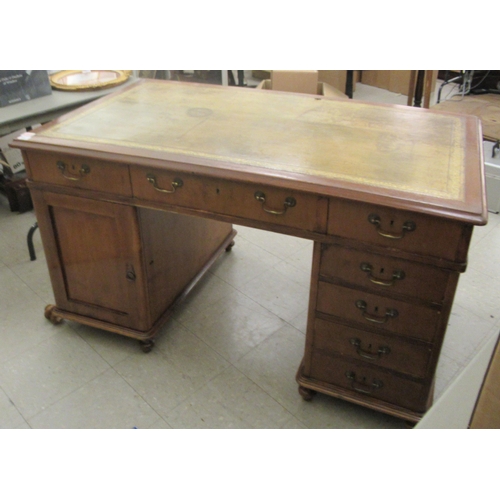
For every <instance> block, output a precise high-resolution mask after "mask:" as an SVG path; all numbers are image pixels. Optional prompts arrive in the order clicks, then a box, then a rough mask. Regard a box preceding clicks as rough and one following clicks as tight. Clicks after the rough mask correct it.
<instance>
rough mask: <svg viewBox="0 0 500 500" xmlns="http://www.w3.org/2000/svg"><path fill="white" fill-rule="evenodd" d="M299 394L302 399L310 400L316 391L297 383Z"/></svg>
mask: <svg viewBox="0 0 500 500" xmlns="http://www.w3.org/2000/svg"><path fill="white" fill-rule="evenodd" d="M299 394H300V395H301V396H302V399H303V400H304V401H311V400H312V398H313V397H314V395H315V394H316V391H313V390H312V389H306V388H305V387H302V386H300V385H299Z"/></svg>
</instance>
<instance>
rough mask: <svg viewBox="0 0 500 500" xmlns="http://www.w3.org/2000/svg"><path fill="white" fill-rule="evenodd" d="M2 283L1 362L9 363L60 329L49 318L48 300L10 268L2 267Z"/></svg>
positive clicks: (0, 308) (0, 290) (0, 292)
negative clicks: (47, 310)
mask: <svg viewBox="0 0 500 500" xmlns="http://www.w3.org/2000/svg"><path fill="white" fill-rule="evenodd" d="M0 283H1V286H0V318H1V320H0V362H5V361H7V360H9V359H11V358H13V357H15V356H18V355H19V354H21V353H23V352H25V351H26V350H28V349H31V348H33V347H34V346H36V345H37V344H40V343H41V342H43V341H44V340H47V339H48V338H50V337H51V336H53V335H56V334H57V333H58V332H59V330H60V329H59V327H58V326H55V325H53V324H52V323H51V322H50V321H48V320H47V319H46V318H45V316H44V309H45V305H46V303H45V301H43V300H42V299H41V298H40V297H39V296H38V295H37V294H36V293H35V292H34V291H33V290H31V289H30V288H29V287H28V286H27V285H26V284H25V283H24V282H22V281H21V280H20V279H19V278H18V277H17V276H16V275H15V273H13V272H12V271H11V270H10V269H9V268H8V267H1V268H0ZM0 385H1V383H0Z"/></svg>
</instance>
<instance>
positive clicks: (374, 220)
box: [368, 214, 417, 240]
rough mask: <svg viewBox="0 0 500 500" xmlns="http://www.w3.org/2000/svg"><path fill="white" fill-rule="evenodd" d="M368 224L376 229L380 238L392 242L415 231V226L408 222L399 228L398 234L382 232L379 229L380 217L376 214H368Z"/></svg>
mask: <svg viewBox="0 0 500 500" xmlns="http://www.w3.org/2000/svg"><path fill="white" fill-rule="evenodd" d="M368 222H369V223H370V224H373V225H374V226H375V227H376V228H377V233H378V234H380V236H383V237H384V238H390V239H392V240H400V239H401V238H403V237H404V235H405V234H406V233H410V232H412V231H415V229H416V228H417V225H416V224H415V223H414V222H413V221H411V220H409V221H406V222H405V223H404V224H403V227H402V228H401V232H400V233H393V232H391V231H383V230H382V229H381V226H382V220H381V219H380V217H379V216H378V215H377V214H370V215H369V216H368Z"/></svg>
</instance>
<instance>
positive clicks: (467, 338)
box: [441, 303, 496, 365]
mask: <svg viewBox="0 0 500 500" xmlns="http://www.w3.org/2000/svg"><path fill="white" fill-rule="evenodd" d="M494 329H496V328H495V322H494V321H493V320H492V319H491V318H481V317H479V316H477V315H475V314H474V313H472V312H470V311H469V310H467V309H465V308H464V307H463V306H461V305H460V304H458V303H455V304H454V305H453V308H452V310H451V314H450V318H449V321H448V329H447V330H446V335H445V338H444V342H443V347H442V351H441V352H442V353H444V354H446V355H447V356H448V357H449V358H451V359H453V360H455V361H456V362H457V363H459V364H461V365H464V364H465V363H466V362H467V361H469V360H470V359H471V357H472V356H473V355H474V353H475V352H476V351H477V349H478V348H479V347H480V346H481V345H482V343H483V342H484V341H485V339H487V338H489V335H490V332H491V331H492V330H494Z"/></svg>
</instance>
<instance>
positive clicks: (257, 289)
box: [240, 269, 309, 321]
mask: <svg viewBox="0 0 500 500" xmlns="http://www.w3.org/2000/svg"><path fill="white" fill-rule="evenodd" d="M240 291H241V292H242V293H244V294H245V295H246V296H248V297H250V298H251V299H252V300H254V301H255V302H257V303H258V304H260V305H261V306H263V307H265V308H266V309H268V310H269V311H271V312H272V313H274V314H276V316H278V317H279V318H281V319H283V320H284V321H290V320H292V319H294V318H296V317H297V315H298V314H299V313H301V312H303V311H305V310H306V309H307V305H308V302H309V288H308V287H306V286H303V285H301V284H299V283H298V282H297V281H296V280H295V279H294V278H293V277H288V276H286V274H283V273H281V272H278V271H276V270H275V269H272V270H270V271H268V272H266V273H265V274H264V275H261V276H258V277H257V278H255V279H253V280H251V281H249V282H248V283H246V284H245V285H243V286H242V287H240Z"/></svg>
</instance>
